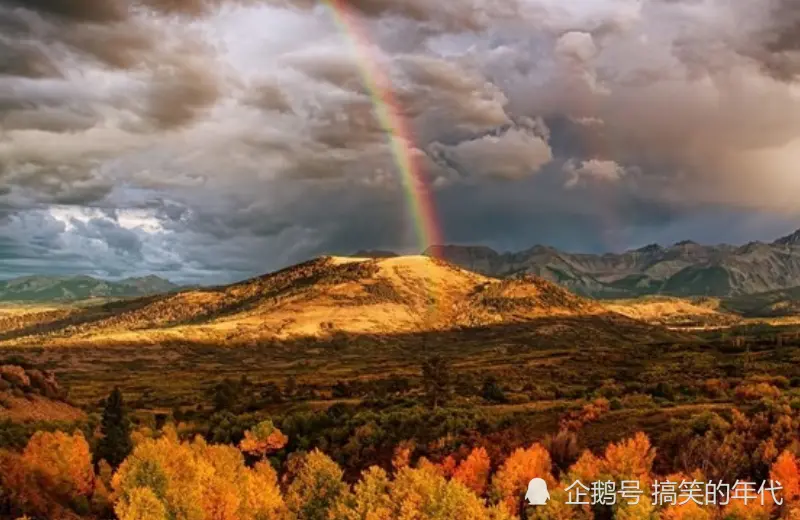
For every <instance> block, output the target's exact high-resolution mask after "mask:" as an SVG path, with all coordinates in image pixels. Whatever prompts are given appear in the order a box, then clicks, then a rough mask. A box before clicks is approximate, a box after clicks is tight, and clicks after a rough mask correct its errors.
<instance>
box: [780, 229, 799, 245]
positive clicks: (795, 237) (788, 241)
mask: <svg viewBox="0 0 800 520" xmlns="http://www.w3.org/2000/svg"><path fill="white" fill-rule="evenodd" d="M774 243H775V244H776V245H780V246H798V245H800V229H798V230H797V231H795V232H794V233H792V234H791V235H787V236H785V237H782V238H779V239H778V240H776V241H775V242H774Z"/></svg>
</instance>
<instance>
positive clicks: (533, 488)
mask: <svg viewBox="0 0 800 520" xmlns="http://www.w3.org/2000/svg"><path fill="white" fill-rule="evenodd" d="M525 500H527V501H528V504H530V505H532V506H543V505H545V504H546V503H547V501H548V500H550V492H549V491H548V490H547V482H545V481H544V480H542V479H540V478H535V479H533V480H531V481H530V482H529V483H528V492H527V493H525Z"/></svg>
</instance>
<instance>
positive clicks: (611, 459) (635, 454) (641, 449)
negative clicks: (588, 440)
mask: <svg viewBox="0 0 800 520" xmlns="http://www.w3.org/2000/svg"><path fill="white" fill-rule="evenodd" d="M655 457H656V453H655V450H654V449H653V448H652V446H651V444H650V439H648V438H647V435H645V434H644V433H642V432H639V433H637V434H636V435H634V436H633V437H631V438H630V439H626V440H624V441H622V442H619V443H616V444H614V443H612V444H609V445H608V447H607V448H606V453H605V461H604V471H603V472H604V473H607V474H608V475H609V476H610V477H611V478H612V479H614V480H617V481H621V480H637V481H639V482H640V483H641V484H642V487H645V485H646V484H649V483H650V480H651V478H650V472H651V471H652V469H653V459H655Z"/></svg>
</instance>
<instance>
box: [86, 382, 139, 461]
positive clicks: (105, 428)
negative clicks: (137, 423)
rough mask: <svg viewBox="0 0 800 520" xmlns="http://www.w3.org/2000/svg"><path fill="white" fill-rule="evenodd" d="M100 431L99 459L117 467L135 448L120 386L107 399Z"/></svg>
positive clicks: (96, 452)
mask: <svg viewBox="0 0 800 520" xmlns="http://www.w3.org/2000/svg"><path fill="white" fill-rule="evenodd" d="M100 431H101V433H102V434H103V438H101V439H100V441H99V442H98V444H97V450H96V451H95V454H96V457H97V460H101V459H105V460H106V462H108V463H109V464H110V465H111V466H112V467H114V468H116V467H117V466H119V465H120V464H121V463H122V461H123V460H125V457H127V456H128V454H130V452H131V450H132V449H133V443H132V442H131V423H130V421H129V420H128V413H127V411H126V410H125V403H123V401H122V392H120V391H119V388H114V390H113V391H112V392H111V394H110V395H109V396H108V398H107V399H106V401H105V407H104V408H103V419H102V421H101V423H100Z"/></svg>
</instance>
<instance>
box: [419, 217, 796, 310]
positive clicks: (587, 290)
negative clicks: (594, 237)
mask: <svg viewBox="0 0 800 520" xmlns="http://www.w3.org/2000/svg"><path fill="white" fill-rule="evenodd" d="M425 254H426V255H429V256H435V257H437V258H441V259H443V260H446V261H448V262H451V263H453V264H455V265H458V266H461V267H463V268H465V269H468V270H470V271H474V272H477V273H481V274H484V275H489V276H495V277H501V278H505V277H514V276H519V275H530V274H533V275H537V276H540V277H542V278H544V279H546V280H550V281H552V282H555V283H558V284H560V285H561V286H563V287H566V288H568V289H569V290H571V291H573V292H575V293H577V294H580V295H584V296H592V297H597V298H631V297H637V296H643V295H655V294H663V295H670V296H717V297H731V296H741V295H752V294H760V293H766V292H773V291H781V290H786V289H791V288H794V287H799V286H800V230H799V231H797V232H795V233H793V234H791V235H789V236H786V237H783V238H780V239H778V240H776V241H774V242H772V243H764V242H751V243H749V244H746V245H743V246H733V245H727V244H721V245H715V246H709V245H701V244H698V243H695V242H692V241H684V242H678V243H676V244H674V245H672V246H668V247H662V246H660V245H657V244H652V245H649V246H646V247H643V248H640V249H635V250H631V251H626V252H624V253H619V254H614V253H607V254H575V253H567V252H564V251H559V250H558V249H555V248H553V247H548V246H535V247H532V248H530V249H528V250H525V251H520V252H516V253H500V252H497V251H495V250H493V249H491V248H488V247H483V246H478V247H472V246H454V245H448V246H435V247H431V248H429V249H428V250H427V251H426V252H425Z"/></svg>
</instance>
